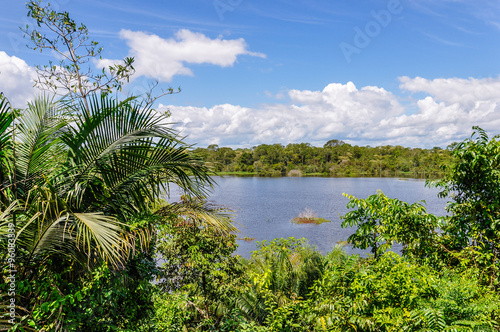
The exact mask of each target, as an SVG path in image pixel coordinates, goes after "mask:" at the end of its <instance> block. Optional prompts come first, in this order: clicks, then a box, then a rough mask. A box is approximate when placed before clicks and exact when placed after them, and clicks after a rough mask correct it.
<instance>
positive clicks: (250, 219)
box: [170, 176, 447, 258]
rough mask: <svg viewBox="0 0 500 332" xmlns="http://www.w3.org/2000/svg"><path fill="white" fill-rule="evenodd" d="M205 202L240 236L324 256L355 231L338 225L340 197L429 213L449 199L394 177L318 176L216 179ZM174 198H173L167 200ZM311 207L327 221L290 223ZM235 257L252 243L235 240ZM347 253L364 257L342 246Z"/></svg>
mask: <svg viewBox="0 0 500 332" xmlns="http://www.w3.org/2000/svg"><path fill="white" fill-rule="evenodd" d="M214 179H215V180H216V182H217V184H218V185H217V186H216V187H215V189H214V191H213V193H212V195H211V196H210V197H209V201H210V202H212V203H216V204H219V205H223V206H225V207H227V208H230V209H231V210H233V211H234V218H233V220H234V221H235V222H236V223H237V225H236V226H237V227H238V228H239V230H240V233H239V234H238V238H243V237H249V238H256V241H262V240H272V239H275V238H281V237H283V238H286V237H292V236H293V237H295V238H302V237H304V238H307V239H308V240H309V243H310V244H312V245H315V246H316V247H317V248H318V250H319V251H321V252H322V253H326V252H328V251H330V250H331V249H332V247H333V246H334V245H335V244H336V243H337V242H339V241H343V240H347V238H348V237H349V235H350V234H352V233H353V229H348V228H341V227H340V223H341V220H340V216H341V215H344V214H345V213H347V212H348V209H347V207H346V205H347V202H348V199H347V198H345V197H344V196H342V193H347V194H351V195H354V196H356V197H358V198H366V197H368V196H369V195H372V194H375V193H376V192H377V190H382V192H383V193H384V194H385V195H387V196H388V197H391V198H398V199H400V200H403V201H406V202H408V203H414V202H417V201H420V200H425V202H426V204H425V206H426V208H427V211H428V212H430V213H434V214H436V215H441V216H442V215H445V213H446V211H445V209H444V208H445V205H446V201H447V200H443V199H439V198H438V197H437V193H438V191H439V190H438V189H435V188H427V187H425V181H423V180H413V179H397V178H321V177H282V178H262V177H229V176H226V177H215V178H214ZM176 200H178V195H176V194H175V192H174V191H173V194H172V196H171V198H170V201H176ZM306 208H308V209H312V210H313V211H314V212H315V213H316V214H317V216H318V217H321V218H325V219H327V220H331V222H329V223H323V224H320V225H316V224H296V223H293V222H291V220H292V219H293V218H294V217H297V216H298V214H299V213H300V212H302V211H304V209H306ZM238 245H239V248H238V250H237V252H236V254H239V255H241V256H243V257H247V258H248V257H250V252H251V251H253V250H255V248H256V247H255V241H253V242H250V243H248V242H245V241H242V240H238ZM345 249H346V251H347V252H349V253H363V252H362V251H360V250H353V249H352V248H350V247H346V248H345Z"/></svg>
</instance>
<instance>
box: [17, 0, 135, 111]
mask: <svg viewBox="0 0 500 332" xmlns="http://www.w3.org/2000/svg"><path fill="white" fill-rule="evenodd" d="M26 7H27V8H28V17H30V18H32V19H34V20H35V22H36V26H37V27H35V28H33V27H30V26H29V25H27V26H26V27H23V28H22V30H23V32H24V33H25V36H27V37H29V38H30V40H31V43H32V46H31V48H32V49H33V50H40V52H42V51H43V50H51V51H53V52H55V53H56V54H57V55H58V56H59V57H61V58H62V59H63V60H61V61H60V62H59V64H58V65H56V64H54V63H52V62H49V64H48V65H45V66H43V67H41V66H37V67H36V71H37V77H36V78H35V85H36V86H37V87H40V88H42V89H45V90H49V91H51V92H53V93H56V94H57V93H61V90H62V94H63V95H66V94H69V96H70V98H71V99H73V100H75V99H77V98H82V99H83V101H84V103H85V108H86V109H87V110H88V109H89V105H88V100H87V99H88V96H89V95H91V94H92V93H95V92H99V91H102V92H103V93H110V92H112V91H114V90H121V88H122V85H123V84H124V82H128V80H129V78H130V76H131V75H132V74H133V73H134V67H133V63H134V59H133V58H125V59H123V61H122V62H121V63H117V64H113V65H111V66H109V67H108V68H102V70H101V72H100V73H99V74H95V73H94V71H93V69H92V68H91V66H90V65H87V64H88V63H89V61H91V60H92V59H102V58H101V53H102V47H99V43H98V42H96V41H93V40H90V39H89V34H88V29H87V27H86V26H85V25H84V24H83V23H80V24H78V23H77V22H75V21H74V20H73V19H71V18H70V17H69V13H67V12H56V11H55V10H54V9H52V8H51V6H50V4H48V5H45V6H43V5H42V1H41V0H38V1H37V0H34V1H28V2H27V4H26ZM46 32H47V33H46ZM85 66H86V67H87V68H85Z"/></svg>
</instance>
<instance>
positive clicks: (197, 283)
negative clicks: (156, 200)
mask: <svg viewBox="0 0 500 332" xmlns="http://www.w3.org/2000/svg"><path fill="white" fill-rule="evenodd" d="M227 212H228V211H227V210H226V209H223V208H221V207H218V206H213V205H210V204H207V203H206V202H204V201H203V200H200V199H196V198H191V197H188V196H185V197H183V200H182V202H180V203H175V204H173V206H166V207H165V208H163V209H162V210H160V211H159V214H160V215H162V216H163V223H162V226H161V227H160V232H159V234H158V242H157V252H158V254H159V255H160V257H161V260H162V261H163V264H162V265H161V266H160V267H159V275H158V276H159V284H158V287H159V289H160V290H161V292H162V293H164V294H173V295H174V297H175V296H176V295H178V294H182V295H183V296H182V298H183V300H182V304H180V305H179V306H176V308H175V310H169V312H167V315H166V316H167V317H165V316H162V317H157V319H158V321H159V324H160V325H162V326H163V324H164V323H163V322H164V321H169V322H170V324H169V325H174V322H173V321H175V322H177V323H178V324H180V325H182V326H184V327H188V328H193V327H196V328H197V329H202V330H206V329H207V328H217V327H218V326H219V324H220V323H221V318H222V317H223V316H224V315H226V314H227V313H228V312H229V311H230V310H231V308H232V307H234V305H235V301H236V297H237V296H236V294H237V293H238V289H239V288H240V284H241V280H240V279H241V277H242V275H243V274H242V273H243V269H242V265H241V264H240V262H239V260H238V257H235V256H233V255H232V254H233V253H234V251H235V250H236V247H237V245H236V240H235V239H236V236H235V234H234V233H235V228H234V227H233V226H232V225H231V221H230V219H229V216H228V215H227ZM207 217H209V218H208V219H210V218H219V219H221V220H222V221H223V222H225V223H226V225H227V226H228V229H227V232H226V233H225V235H224V236H221V233H220V232H218V230H217V228H215V227H207V225H206V220H207ZM160 297H161V298H162V302H164V303H161V304H160V306H165V305H168V304H169V303H170V302H172V297H170V296H166V297H165V296H160ZM180 308H183V309H181V310H179V309H180ZM179 311H182V312H183V314H181V315H179V314H178V312H179ZM172 315H174V316H177V317H172ZM181 316H188V317H186V318H185V319H181ZM165 328H168V330H169V331H170V330H172V329H171V328H172V326H165Z"/></svg>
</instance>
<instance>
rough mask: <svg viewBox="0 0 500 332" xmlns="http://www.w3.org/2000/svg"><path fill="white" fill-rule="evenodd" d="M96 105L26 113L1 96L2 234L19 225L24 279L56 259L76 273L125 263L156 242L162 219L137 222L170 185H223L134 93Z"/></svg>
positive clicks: (47, 103) (191, 190)
mask: <svg viewBox="0 0 500 332" xmlns="http://www.w3.org/2000/svg"><path fill="white" fill-rule="evenodd" d="M88 102H89V103H88V105H89V106H88V109H87V107H86V106H85V105H84V104H83V103H81V104H77V105H75V104H69V103H65V102H63V101H53V100H52V99H50V98H48V97H40V98H38V99H36V100H35V101H34V102H33V103H31V104H29V105H28V108H27V109H25V110H23V111H22V112H21V111H19V110H13V109H12V108H11V107H10V105H9V103H8V101H7V100H6V99H2V100H0V165H1V169H0V215H1V216H2V217H1V219H0V236H2V237H3V236H5V235H6V234H8V231H9V230H8V227H9V224H14V225H15V229H16V267H17V269H18V270H19V271H20V272H19V273H22V274H23V275H24V278H33V277H34V276H36V275H37V273H38V271H41V269H42V267H46V266H47V265H45V264H46V263H47V261H49V260H51V259H53V260H56V261H57V262H58V265H61V264H62V265H65V264H66V265H68V264H71V268H72V270H73V274H74V275H77V274H78V273H77V272H78V271H80V273H83V272H84V271H86V270H87V271H88V270H89V269H90V268H91V267H92V266H95V265H96V264H99V263H100V262H102V261H107V262H109V263H110V264H111V265H112V266H113V267H115V268H119V267H120V266H123V264H124V263H125V261H126V259H127V257H128V256H129V254H130V253H131V251H133V250H134V249H135V248H136V241H137V240H140V243H141V244H142V246H143V247H145V246H147V244H148V242H149V239H150V238H151V235H152V234H154V231H153V229H152V226H151V225H150V224H148V223H139V224H141V225H140V226H138V225H135V224H134V223H137V220H140V218H141V216H143V215H145V214H152V213H153V212H154V211H152V208H151V207H152V206H153V205H154V204H155V203H156V201H157V200H158V199H159V197H160V195H161V194H162V193H163V192H164V191H167V192H168V189H169V185H170V184H175V185H177V186H179V187H180V188H181V189H182V190H184V191H185V192H186V193H188V194H190V195H193V196H195V197H201V196H202V195H204V194H205V191H206V188H208V187H210V186H211V185H212V184H213V182H212V180H211V178H210V176H209V174H210V172H209V170H208V169H207V167H206V166H204V164H203V162H202V161H201V160H200V159H198V158H197V157H196V156H194V155H193V154H192V153H191V152H190V146H189V145H187V144H185V143H184V142H183V141H182V139H181V138H180V137H179V136H178V133H177V132H175V131H174V130H172V129H170V128H168V123H167V120H168V119H167V117H166V116H164V115H161V114H159V113H157V112H156V111H155V110H154V109H152V108H150V107H149V106H143V105H141V104H140V103H137V102H136V101H135V100H134V99H133V98H129V99H127V100H125V101H122V102H120V101H118V100H115V99H113V98H111V97H109V96H97V95H94V96H92V98H90V99H89V100H88ZM83 110H86V111H83ZM217 221H218V219H217V218H216V219H212V220H210V222H211V223H212V224H215V226H221V227H223V228H224V227H227V225H224V224H217ZM6 246H7V244H6V242H5V241H2V242H1V244H0V250H1V253H0V258H1V259H2V262H4V263H5V262H6V253H7V250H6V249H7V247H6ZM3 267H5V265H4V266H3ZM75 271H76V272H75Z"/></svg>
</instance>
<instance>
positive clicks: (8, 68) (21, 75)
mask: <svg viewBox="0 0 500 332" xmlns="http://www.w3.org/2000/svg"><path fill="white" fill-rule="evenodd" d="M33 75H35V70H34V69H33V68H32V67H30V66H29V65H28V64H27V63H26V62H25V61H24V60H22V59H20V58H18V57H16V56H9V55H8V54H7V53H5V52H2V51H0V92H3V94H4V95H5V96H6V97H7V98H8V99H9V101H10V102H11V103H12V105H13V106H14V107H25V106H26V102H27V101H30V100H32V99H33V97H34V95H35V89H34V88H33V80H32V77H33Z"/></svg>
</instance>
